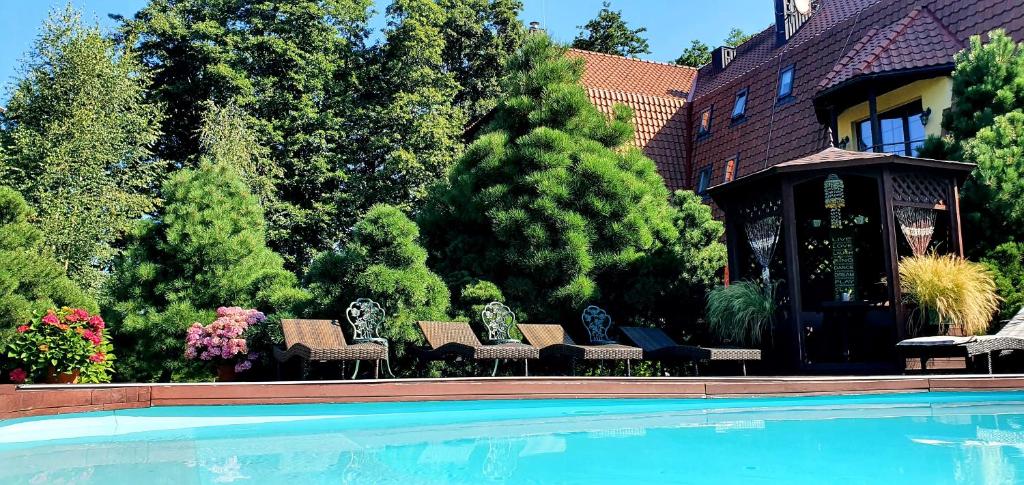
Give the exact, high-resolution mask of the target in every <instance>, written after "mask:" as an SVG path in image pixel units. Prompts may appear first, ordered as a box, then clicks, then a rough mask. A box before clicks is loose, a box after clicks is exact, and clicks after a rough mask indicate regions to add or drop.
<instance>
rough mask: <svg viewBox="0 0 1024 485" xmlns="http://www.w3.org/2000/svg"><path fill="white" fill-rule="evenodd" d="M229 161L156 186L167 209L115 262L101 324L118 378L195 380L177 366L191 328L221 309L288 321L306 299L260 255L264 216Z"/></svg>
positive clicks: (206, 162) (207, 160) (273, 258)
mask: <svg viewBox="0 0 1024 485" xmlns="http://www.w3.org/2000/svg"><path fill="white" fill-rule="evenodd" d="M213 119H216V118H213ZM204 131H206V132H210V131H212V129H211V128H209V127H208V129H207V130H204ZM233 138H234V137H223V138H221V140H230V139H233ZM226 153H237V152H232V151H231V150H228V149H220V148H217V147H213V148H210V149H209V150H208V154H207V155H205V156H204V157H203V159H202V161H201V162H200V163H199V166H198V167H197V168H193V169H184V170H180V171H178V172H175V173H174V174H173V175H172V176H171V177H170V178H169V179H168V180H167V182H166V183H164V185H163V187H162V194H163V196H164V198H165V206H164V210H163V211H162V212H161V213H160V214H159V215H158V216H157V217H154V218H151V219H147V220H144V221H141V222H140V223H139V225H138V228H137V231H136V242H135V243H133V244H132V245H131V246H130V247H129V248H128V250H127V251H126V252H125V254H124V255H123V256H122V257H120V258H118V260H117V272H116V273H115V275H114V277H113V278H112V280H111V285H110V288H109V290H110V291H109V295H110V299H111V300H112V302H113V303H114V304H113V307H112V308H110V309H108V311H107V312H106V317H107V320H109V321H110V322H111V323H112V325H111V327H112V335H113V337H114V342H115V345H116V346H117V347H118V348H119V349H122V350H120V351H119V353H118V357H119V362H118V373H119V376H121V377H122V378H125V379H128V380H136V381H164V382H166V381H168V380H171V379H173V380H180V379H189V378H194V377H196V376H195V375H194V374H191V372H192V370H193V368H192V367H190V366H189V365H188V364H187V363H186V361H185V360H184V359H183V358H182V352H183V339H184V336H185V331H186V329H187V328H188V326H189V325H190V324H191V323H192V322H196V321H198V322H203V323H208V322H209V321H212V319H213V315H214V311H215V310H216V308H217V307H220V306H242V307H250V308H257V309H259V310H261V311H263V312H265V313H268V314H288V313H291V312H293V311H296V310H297V309H299V308H300V307H301V306H302V305H304V304H305V301H306V300H307V298H308V294H306V293H305V292H304V291H303V290H301V289H299V288H298V284H297V280H296V277H295V275H294V274H292V273H291V272H289V271H287V270H286V269H284V266H283V260H282V258H281V257H280V256H279V255H277V254H276V253H274V252H273V251H272V250H271V249H270V248H268V247H267V245H266V224H265V222H264V219H263V210H262V209H261V207H260V205H259V203H258V201H257V199H256V197H255V196H253V195H252V193H251V192H250V190H249V188H248V187H247V185H246V183H245V179H244V178H243V176H242V175H241V173H240V172H239V170H238V168H237V167H236V166H234V164H235V163H237V162H238V159H237V158H232V157H228V158H218V157H223V156H225V155H224V154H226Z"/></svg>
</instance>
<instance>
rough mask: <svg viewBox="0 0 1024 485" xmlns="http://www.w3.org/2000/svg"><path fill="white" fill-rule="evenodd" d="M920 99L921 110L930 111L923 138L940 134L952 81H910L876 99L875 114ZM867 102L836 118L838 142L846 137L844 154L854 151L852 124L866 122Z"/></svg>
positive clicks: (854, 132)
mask: <svg viewBox="0 0 1024 485" xmlns="http://www.w3.org/2000/svg"><path fill="white" fill-rule="evenodd" d="M917 99H920V100H921V109H924V110H927V109H928V108H931V109H932V114H931V116H930V117H929V118H928V124H927V125H925V127H924V131H925V134H926V135H941V134H942V126H941V125H942V111H943V110H945V109H946V108H949V107H950V106H951V105H952V104H953V79H952V78H951V77H949V76H940V77H934V78H931V79H922V80H920V81H914V82H912V83H910V84H907V85H906V86H902V87H900V88H897V89H894V90H892V91H889V92H887V93H884V94H880V95H878V98H877V102H878V112H879V113H884V112H886V111H888V110H890V109H892V108H897V107H899V106H902V105H904V104H907V103H909V102H911V101H914V100H917ZM868 113H869V110H868V103H867V101H865V102H863V103H860V104H858V105H855V106H852V107H850V108H847V109H846V110H845V111H843V112H842V113H840V114H839V123H838V124H839V140H840V141H842V140H843V139H844V138H846V137H850V144H849V145H847V146H846V149H847V150H856V149H857V147H858V146H859V145H858V144H857V133H856V131H855V129H854V124H855V123H857V122H859V121H863V120H865V119H867V118H868Z"/></svg>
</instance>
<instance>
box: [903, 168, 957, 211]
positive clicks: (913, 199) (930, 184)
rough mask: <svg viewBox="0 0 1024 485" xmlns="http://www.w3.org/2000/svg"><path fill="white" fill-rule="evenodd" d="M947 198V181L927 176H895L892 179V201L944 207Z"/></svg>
mask: <svg viewBox="0 0 1024 485" xmlns="http://www.w3.org/2000/svg"><path fill="white" fill-rule="evenodd" d="M948 197H949V179H943V178H938V177H930V176H927V175H896V176H894V177H893V178H892V200H893V203H895V204H896V205H899V203H900V202H905V203H913V204H936V205H943V206H946V205H948V204H947V200H946V199H947V198H948Z"/></svg>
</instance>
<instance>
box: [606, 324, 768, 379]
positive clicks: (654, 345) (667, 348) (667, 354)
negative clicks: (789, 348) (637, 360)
mask: <svg viewBox="0 0 1024 485" xmlns="http://www.w3.org/2000/svg"><path fill="white" fill-rule="evenodd" d="M620 329H621V330H622V333H624V334H626V336H627V337H629V339H630V340H632V341H633V343H635V344H637V345H639V346H640V348H642V349H644V359H647V360H662V361H664V360H692V361H693V362H694V364H696V365H698V366H699V364H700V363H701V362H711V361H716V362H717V361H735V362H739V363H740V365H741V366H742V368H743V375H747V361H751V360H761V351H760V350H759V349H740V348H731V347H698V346H696V345H680V344H677V343H676V342H675V341H673V340H672V338H671V337H669V336H668V334H666V333H665V332H664V331H663V330H661V329H660V328H644V327H620ZM698 374H699V372H698Z"/></svg>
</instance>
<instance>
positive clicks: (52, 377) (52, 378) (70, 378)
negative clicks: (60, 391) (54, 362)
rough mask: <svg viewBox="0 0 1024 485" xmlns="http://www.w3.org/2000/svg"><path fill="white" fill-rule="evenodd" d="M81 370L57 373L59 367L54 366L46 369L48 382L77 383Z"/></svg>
mask: <svg viewBox="0 0 1024 485" xmlns="http://www.w3.org/2000/svg"><path fill="white" fill-rule="evenodd" d="M79 372H80V371H78V370H76V371H74V372H71V373H70V374H67V373H60V374H58V373H57V369H56V368H54V367H53V366H50V368H49V369H48V370H47V371H46V383H47V384H75V383H77V382H78V374H79Z"/></svg>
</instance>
